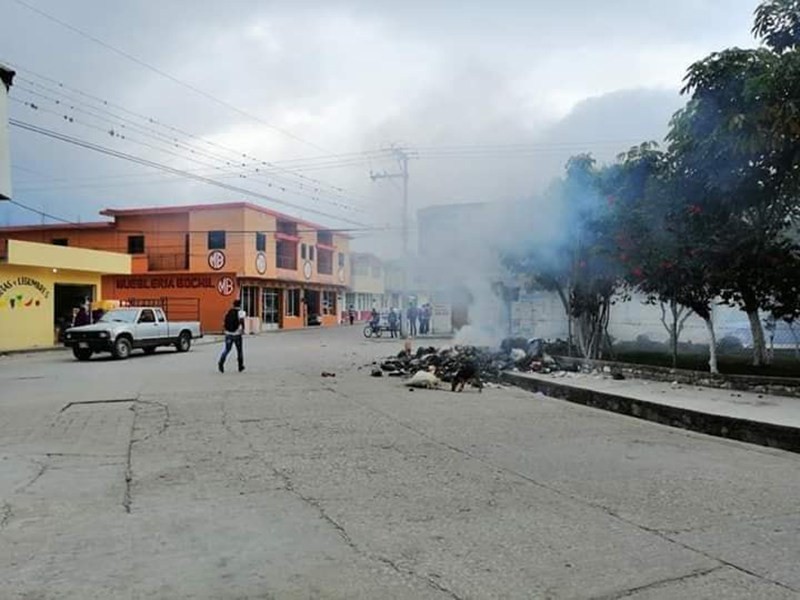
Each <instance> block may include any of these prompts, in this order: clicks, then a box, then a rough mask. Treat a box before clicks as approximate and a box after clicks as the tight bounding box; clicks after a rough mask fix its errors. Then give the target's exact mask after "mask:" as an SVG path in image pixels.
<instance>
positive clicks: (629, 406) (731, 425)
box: [502, 373, 800, 453]
mask: <svg viewBox="0 0 800 600" xmlns="http://www.w3.org/2000/svg"><path fill="white" fill-rule="evenodd" d="M502 378H503V380H504V381H506V382H508V383H511V384H513V385H515V386H517V387H519V388H522V389H525V390H528V391H531V392H541V393H542V394H545V395H546V396H550V397H551V398H558V399H560V400H566V401H567V402H572V403H574V404H581V405H583V406H589V407H592V408H599V409H601V410H606V411H610V412H615V413H618V414H621V415H626V416H629V417H634V418H636V419H642V420H645V421H652V422H654V423H660V424H661V425H669V426H670V427H677V428H680V429H688V430H690V431H696V432H698V433H705V434H707V435H713V436H716V437H721V438H726V439H730V440H737V441H739V442H745V443H748V444H756V445H759V446H767V447H769V448H778V449H780V450H787V451H789V452H798V453H800V428H796V427H789V426H786V425H774V424H771V423H760V422H758V421H750V420H747V419H739V418H736V417H727V416H724V415H712V414H709V413H703V412H699V411H695V410H689V409H684V408H677V407H675V406H667V405H664V404H657V403H655V402H647V401H645V400H637V399H635V398H630V397H627V396H620V395H618V394H610V393H608V392H599V391H597V390H591V389H586V388H578V387H574V386H571V385H568V384H564V383H555V382H550V381H540V380H538V379H532V378H529V377H525V376H523V375H518V374H516V373H503V375H502Z"/></svg>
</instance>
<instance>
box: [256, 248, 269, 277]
mask: <svg viewBox="0 0 800 600" xmlns="http://www.w3.org/2000/svg"><path fill="white" fill-rule="evenodd" d="M256 271H258V272H259V273H260V274H261V275H263V274H264V273H266V272H267V257H266V256H265V255H264V253H263V252H259V253H258V254H256Z"/></svg>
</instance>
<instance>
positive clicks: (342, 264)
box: [339, 252, 344, 269]
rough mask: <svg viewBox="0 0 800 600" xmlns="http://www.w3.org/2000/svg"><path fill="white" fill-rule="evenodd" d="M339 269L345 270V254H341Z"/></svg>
mask: <svg viewBox="0 0 800 600" xmlns="http://www.w3.org/2000/svg"><path fill="white" fill-rule="evenodd" d="M339 268H340V269H344V254H342V253H341V252H339Z"/></svg>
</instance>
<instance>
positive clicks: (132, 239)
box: [128, 235, 144, 254]
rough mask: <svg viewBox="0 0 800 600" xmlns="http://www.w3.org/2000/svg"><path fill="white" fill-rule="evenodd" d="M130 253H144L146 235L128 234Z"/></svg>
mask: <svg viewBox="0 0 800 600" xmlns="http://www.w3.org/2000/svg"><path fill="white" fill-rule="evenodd" d="M128 254H144V236H143V235H129V236H128Z"/></svg>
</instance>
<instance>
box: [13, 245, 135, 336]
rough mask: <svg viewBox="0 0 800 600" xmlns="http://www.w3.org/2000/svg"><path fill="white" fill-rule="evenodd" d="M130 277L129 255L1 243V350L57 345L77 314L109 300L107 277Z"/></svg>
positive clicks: (50, 246) (51, 246)
mask: <svg viewBox="0 0 800 600" xmlns="http://www.w3.org/2000/svg"><path fill="white" fill-rule="evenodd" d="M130 273H131V258H130V256H128V255H125V254H118V253H112V252H98V251H95V250H85V249H81V248H63V247H59V246H53V245H52V244H37V243H31V242H23V241H18V240H6V239H0V351H8V350H22V349H32V348H46V347H49V346H54V345H56V344H57V343H58V330H59V328H64V327H65V326H66V325H65V324H67V323H71V320H72V314H73V310H74V309H76V308H77V307H79V306H81V305H84V304H85V303H87V302H97V301H100V300H103V299H105V298H104V296H103V283H102V280H103V277H104V275H105V274H113V275H114V276H119V277H125V276H128V275H130Z"/></svg>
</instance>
